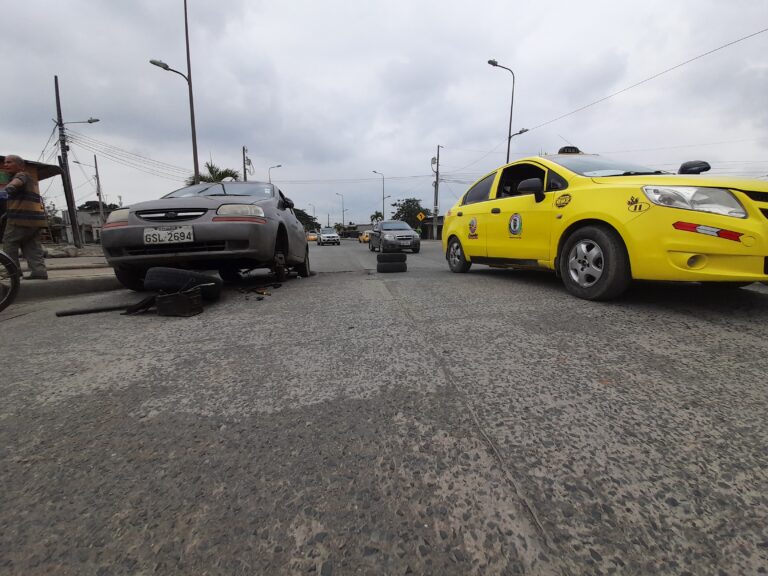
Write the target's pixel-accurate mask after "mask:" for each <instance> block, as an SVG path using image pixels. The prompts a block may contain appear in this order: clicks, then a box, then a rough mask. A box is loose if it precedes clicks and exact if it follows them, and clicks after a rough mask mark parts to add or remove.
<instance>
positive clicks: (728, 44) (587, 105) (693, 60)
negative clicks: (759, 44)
mask: <svg viewBox="0 0 768 576" xmlns="http://www.w3.org/2000/svg"><path fill="white" fill-rule="evenodd" d="M765 32H768V28H763V29H762V30H758V31H757V32H753V33H752V34H748V35H746V36H742V37H741V38H738V39H736V40H733V41H731V42H728V43H726V44H723V45H722V46H718V47H717V48H714V49H712V50H709V51H707V52H704V53H703V54H699V55H698V56H694V57H693V58H689V59H688V60H686V61H684V62H680V63H679V64H676V65H674V66H672V67H670V68H667V69H666V70H662V71H661V72H658V73H656V74H654V75H653V76H649V77H648V78H645V79H644V80H640V82H635V83H634V84H632V85H631V86H627V87H626V88H622V89H621V90H618V91H617V92H613V93H612V94H608V96H603V97H602V98H600V99H598V100H595V101H594V102H591V103H589V104H586V105H584V106H581V107H579V108H577V109H576V110H572V111H571V112H568V113H566V114H562V115H560V116H558V117H557V118H553V119H552V120H547V121H546V122H542V123H541V124H537V125H535V126H533V127H532V128H529V129H528V132H532V131H533V130H536V129H538V128H541V127H543V126H547V125H548V124H552V123H553V122H557V121H558V120H562V119H563V118H567V117H568V116H572V115H573V114H576V113H578V112H581V111H582V110H586V109H587V108H591V107H592V106H595V105H596V104H600V103H601V102H605V101H606V100H609V99H610V98H613V97H614V96H618V95H619V94H622V93H624V92H627V91H628V90H631V89H632V88H637V87H638V86H640V85H642V84H645V83H646V82H650V81H651V80H655V79H656V78H658V77H659V76H663V75H664V74H668V73H669V72H672V71H673V70H677V69H678V68H681V67H682V66H685V65H686V64H690V63H691V62H695V61H696V60H699V59H701V58H704V57H705V56H709V55H710V54H714V53H715V52H718V51H720V50H723V49H725V48H728V47H729V46H733V45H734V44H738V43H739V42H743V41H744V40H748V39H749V38H753V37H755V36H757V35H759V34H763V33H765Z"/></svg>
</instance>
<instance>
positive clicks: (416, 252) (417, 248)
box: [413, 246, 421, 254]
mask: <svg viewBox="0 0 768 576" xmlns="http://www.w3.org/2000/svg"><path fill="white" fill-rule="evenodd" d="M419 250H421V246H416V248H414V249H413V253H414V254H418V253H419Z"/></svg>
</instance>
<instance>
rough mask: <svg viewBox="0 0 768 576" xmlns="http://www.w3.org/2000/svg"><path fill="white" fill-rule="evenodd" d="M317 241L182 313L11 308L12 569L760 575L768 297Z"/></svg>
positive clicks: (7, 375) (1, 514) (2, 498)
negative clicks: (591, 286) (303, 272)
mask: <svg viewBox="0 0 768 576" xmlns="http://www.w3.org/2000/svg"><path fill="white" fill-rule="evenodd" d="M311 258H312V263H313V267H314V269H315V270H316V271H317V274H316V275H314V276H313V277H311V278H309V279H298V278H295V279H290V280H288V281H287V282H285V283H283V285H282V286H281V287H280V288H268V291H269V295H266V296H264V297H263V300H258V299H257V296H258V295H257V294H256V293H255V292H253V291H251V290H250V288H252V287H253V286H254V285H259V284H264V283H267V282H269V278H268V277H267V276H264V275H261V276H259V275H257V277H256V278H255V279H254V280H252V281H251V283H250V284H248V283H245V284H242V285H239V286H230V287H229V288H227V290H226V291H225V294H224V295H223V297H222V299H221V301H219V302H217V303H215V304H212V305H208V306H206V309H205V311H204V313H202V314H200V315H198V316H194V317H191V318H168V317H158V316H156V315H154V314H144V315H140V316H133V317H128V316H121V315H120V314H119V313H117V312H111V313H103V314H94V315H85V316H71V317H64V318H57V317H55V316H54V312H55V311H56V310H62V309H67V308H74V307H82V306H86V305H98V304H109V303H115V302H121V301H126V302H128V301H136V300H138V299H139V298H140V296H139V295H136V294H132V293H130V292H128V291H122V290H121V291H115V292H110V293H107V294H101V295H93V296H79V297H71V298H66V299H59V300H49V301H42V302H33V303H21V304H18V305H15V306H12V307H11V308H9V309H8V310H6V311H5V312H3V313H2V314H0V350H2V377H0V397H2V398H3V401H2V403H0V423H1V424H0V461H1V462H2V466H0V485H2V487H3V489H2V491H0V573H3V574H25V575H27V574H110V575H111V574H320V575H323V576H328V575H331V574H692V575H694V574H695V575H701V574H759V573H765V571H766V567H768V501H767V499H768V472H767V471H768V426H766V422H768V409H767V408H768V377H767V376H766V374H768V290H766V287H764V286H753V287H750V288H747V289H741V290H734V291H731V292H727V293H725V294H723V293H712V292H710V291H707V290H704V289H702V288H700V287H696V286H684V287H681V286H670V285H638V286H635V287H634V288H633V289H632V291H631V292H630V293H629V294H627V296H626V297H624V298H623V299H621V300H619V301H617V302H613V303H590V302H585V301H581V300H577V299H575V298H573V297H571V296H569V295H568V294H567V293H566V292H565V290H564V289H563V288H562V286H561V284H560V283H559V282H558V280H557V279H555V278H554V277H553V276H550V275H548V274H543V273H537V272H510V271H499V270H491V269H488V268H482V267H475V268H473V269H472V270H471V271H470V272H469V273H468V274H463V275H461V274H452V273H450V272H449V271H448V268H447V265H446V264H445V261H444V260H443V258H442V256H441V254H440V248H439V245H437V244H436V243H430V242H426V243H425V244H424V245H423V249H422V253H420V254H418V255H409V256H408V272H406V273H402V274H377V273H376V272H375V255H374V254H372V253H370V252H369V251H368V247H367V245H365V244H358V243H357V242H356V241H344V242H342V245H341V246H340V247H336V246H325V247H317V246H314V245H312V246H311Z"/></svg>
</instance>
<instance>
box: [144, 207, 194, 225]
mask: <svg viewBox="0 0 768 576" xmlns="http://www.w3.org/2000/svg"><path fill="white" fill-rule="evenodd" d="M206 212H207V210H203V209H195V210H142V211H141V212H136V216H138V217H139V218H141V219H142V220H146V221H148V222H160V223H162V222H183V221H185V220H194V219H196V218H200V216H202V215H203V214H205V213H206Z"/></svg>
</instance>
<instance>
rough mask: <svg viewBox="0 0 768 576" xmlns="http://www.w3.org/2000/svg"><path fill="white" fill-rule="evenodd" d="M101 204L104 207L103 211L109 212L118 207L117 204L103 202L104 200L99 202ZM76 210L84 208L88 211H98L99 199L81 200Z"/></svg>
mask: <svg viewBox="0 0 768 576" xmlns="http://www.w3.org/2000/svg"><path fill="white" fill-rule="evenodd" d="M101 205H102V206H103V207H104V211H105V212H111V211H112V210H117V209H118V208H120V206H118V205H117V204H105V203H104V202H102V203H101ZM77 209H78V210H86V211H88V212H98V211H99V201H98V200H88V202H83V203H82V204H80V206H78V207H77Z"/></svg>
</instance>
